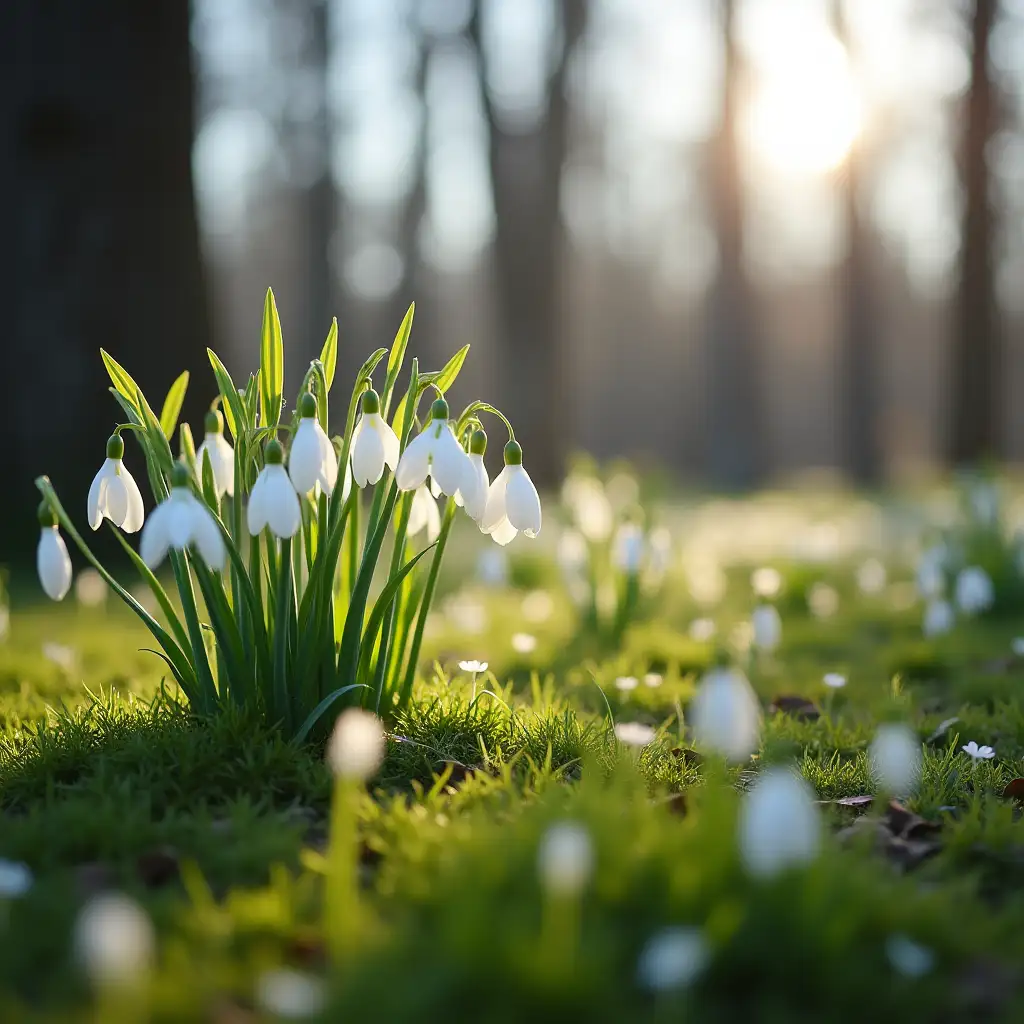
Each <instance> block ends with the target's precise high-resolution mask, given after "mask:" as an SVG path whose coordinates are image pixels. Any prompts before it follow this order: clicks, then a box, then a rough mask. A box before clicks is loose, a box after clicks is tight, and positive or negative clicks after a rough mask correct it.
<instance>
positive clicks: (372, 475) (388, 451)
mask: <svg viewBox="0 0 1024 1024" xmlns="http://www.w3.org/2000/svg"><path fill="white" fill-rule="evenodd" d="M359 401H360V405H361V406H362V410H363V415H362V416H360V418H359V422H358V423H357V424H356V428H355V430H353V431H352V445H351V448H352V476H353V477H354V478H355V481H356V487H365V486H366V485H367V484H375V483H377V481H378V480H380V478H381V477H382V476H383V475H384V467H385V466H387V467H388V469H390V470H392V472H393V471H394V469H395V467H396V466H397V465H398V447H399V444H398V436H397V435H396V434H395V432H394V431H393V430H392V429H391V427H390V425H389V424H388V423H387V422H386V421H385V420H384V418H383V417H382V416H381V414H380V396H379V395H378V394H377V392H376V391H374V390H373V388H371V389H370V390H369V391H364V392H363V396H362V398H361V399H360V400H359Z"/></svg>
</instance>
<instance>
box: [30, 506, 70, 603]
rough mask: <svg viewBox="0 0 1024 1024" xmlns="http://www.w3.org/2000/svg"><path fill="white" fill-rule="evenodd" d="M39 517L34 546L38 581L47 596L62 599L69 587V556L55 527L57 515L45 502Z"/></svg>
mask: <svg viewBox="0 0 1024 1024" xmlns="http://www.w3.org/2000/svg"><path fill="white" fill-rule="evenodd" d="M44 509H45V512H44ZM47 514H48V515H49V516H50V522H49V523H47V522H44V516H45V515H47ZM39 517H40V523H41V525H42V529H41V530H40V533H39V546H38V547H37V548H36V571H37V572H38V573H39V582H40V583H41V584H42V586H43V590H45V591H46V596H47V597H49V598H50V599H51V600H54V601H63V600H64V596H65V595H66V594H67V592H68V591H69V590H70V589H71V556H70V555H69V554H68V547H67V545H66V544H65V543H64V538H63V537H62V536H61V535H60V530H59V529H58V528H57V521H56V520H57V517H56V516H55V515H53V513H52V512H49V509H48V506H46V505H45V504H44V506H43V507H41V508H40V512H39Z"/></svg>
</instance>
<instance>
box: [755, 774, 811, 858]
mask: <svg viewBox="0 0 1024 1024" xmlns="http://www.w3.org/2000/svg"><path fill="white" fill-rule="evenodd" d="M739 842H740V856H741V858H742V860H743V864H744V866H745V867H746V869H747V871H748V873H749V874H751V875H753V876H754V877H757V878H771V877H772V876H774V875H777V874H778V873H779V872H780V871H784V870H785V869H786V868H789V867H793V866H798V865H801V864H806V863H808V862H810V861H812V860H813V859H814V858H815V857H816V856H817V855H818V850H819V848H820V846H821V814H820V812H819V810H818V808H817V806H816V804H815V803H814V793H813V791H812V790H811V788H810V786H808V785H807V783H806V782H804V780H803V779H802V778H800V777H799V776H798V775H796V774H795V773H794V772H792V771H789V770H787V769H782V768H770V769H768V771H766V772H765V773H764V774H763V775H762V776H761V778H760V779H759V780H758V781H757V783H756V784H755V785H754V787H753V789H751V791H750V792H749V793H748V794H747V795H746V797H745V799H744V801H743V806H742V809H741V811H740V821H739Z"/></svg>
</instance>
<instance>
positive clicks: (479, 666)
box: [459, 661, 487, 675]
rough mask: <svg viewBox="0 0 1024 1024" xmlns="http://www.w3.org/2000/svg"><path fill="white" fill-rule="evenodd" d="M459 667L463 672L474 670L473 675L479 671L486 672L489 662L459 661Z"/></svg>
mask: <svg viewBox="0 0 1024 1024" xmlns="http://www.w3.org/2000/svg"><path fill="white" fill-rule="evenodd" d="M459 668H460V669H461V670H462V671H463V672H472V673H473V675H476V674H477V673H478V672H486V671H487V662H486V661H460V662H459Z"/></svg>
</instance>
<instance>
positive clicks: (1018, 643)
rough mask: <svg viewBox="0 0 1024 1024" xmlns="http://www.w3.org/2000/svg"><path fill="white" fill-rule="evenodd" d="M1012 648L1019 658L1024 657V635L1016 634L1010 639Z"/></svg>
mask: <svg viewBox="0 0 1024 1024" xmlns="http://www.w3.org/2000/svg"><path fill="white" fill-rule="evenodd" d="M1010 650H1011V651H1013V653H1014V654H1016V655H1017V657H1018V658H1024V636H1015V637H1014V638H1013V639H1012V640H1011V641H1010Z"/></svg>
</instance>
